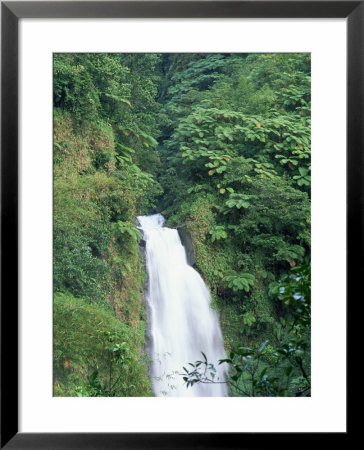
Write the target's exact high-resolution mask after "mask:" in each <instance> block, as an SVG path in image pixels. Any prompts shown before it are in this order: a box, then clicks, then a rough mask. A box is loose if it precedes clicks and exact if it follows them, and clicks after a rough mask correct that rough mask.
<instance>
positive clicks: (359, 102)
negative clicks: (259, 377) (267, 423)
mask: <svg viewBox="0 0 364 450" xmlns="http://www.w3.org/2000/svg"><path fill="white" fill-rule="evenodd" d="M119 17H120V18H230V17H234V18H236V17H243V18H346V19H347V45H348V47H347V51H348V53H347V75H348V84H347V111H348V113H347V180H348V181H347V236H348V237H347V300H346V301H347V311H348V312H349V309H348V304H349V301H350V300H352V301H355V297H356V296H357V290H356V288H357V287H358V286H359V281H360V280H361V277H362V274H363V273H364V272H363V262H362V255H363V212H364V208H363V203H364V200H363V199H364V190H363V176H362V174H363V173H364V171H363V169H364V164H363V160H364V158H363V155H364V152H363V144H364V126H363V124H364V1H330V0H328V1H259V0H258V1H239V0H236V1H138V0H134V1H113V2H108V1H71V2H69V1H68V2H67V1H64V2H63V1H56V2H47V1H38V2H33V1H27V2H22V1H4V2H1V205H2V206H1V220H2V226H1V300H2V303H1V448H6V449H76V448H77V449H86V448H87V449H111V448H113V449H129V448H130V449H142V448H143V449H144V448H153V449H164V448H173V449H182V448H183V449H184V448H189V449H202V448H214V449H217V448H221V449H222V448H265V447H266V446H268V445H269V446H271V445H272V444H274V443H275V442H276V443H278V442H279V446H280V447H282V446H286V444H288V445H294V446H295V447H297V444H299V446H300V445H307V443H308V440H309V439H311V437H312V436H311V435H310V433H303V434H300V436H299V438H298V437H297V433H293V434H288V433H287V434H286V435H285V439H284V440H283V441H282V436H279V433H269V434H268V433H258V434H257V433H133V434H130V433H57V434H56V433H35V434H33V433H19V432H18V400H19V399H18V331H19V330H18V301H17V300H18V262H19V261H18V250H19V246H18V182H19V179H18V75H19V74H18V21H19V19H21V18H119ZM358 300H360V299H358ZM349 348H350V345H348V350H349ZM347 417H348V419H349V412H348V416H347ZM349 431H351V430H350V428H349V420H348V428H347V432H346V433H330V434H331V435H335V436H334V437H335V441H336V442H337V443H338V444H339V445H340V442H341V443H342V444H344V442H342V441H343V440H344V439H345V440H347V439H348V436H349ZM242 434H243V436H242ZM320 435H321V437H322V439H325V442H326V443H327V434H325V433H322V434H321V433H315V436H314V438H315V443H318V442H319V440H321V439H320ZM268 443H269V444H268Z"/></svg>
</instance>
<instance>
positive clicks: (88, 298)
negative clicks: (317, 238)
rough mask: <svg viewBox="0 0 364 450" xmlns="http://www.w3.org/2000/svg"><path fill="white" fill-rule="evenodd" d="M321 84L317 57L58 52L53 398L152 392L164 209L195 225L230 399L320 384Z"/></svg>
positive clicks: (202, 378)
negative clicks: (315, 260) (314, 342)
mask: <svg viewBox="0 0 364 450" xmlns="http://www.w3.org/2000/svg"><path fill="white" fill-rule="evenodd" d="M310 89H311V87H310V56H309V55H308V54H229V53H227V54H55V56H54V291H55V300H54V395H61V396H75V395H81V396H82V395H85V396H149V395H153V394H152V391H151V387H150V381H149V379H148V358H147V356H146V354H145V352H144V350H143V348H144V345H145V329H146V319H147V318H146V313H145V310H144V305H143V290H144V284H145V278H146V276H145V271H144V266H143V257H142V254H141V252H140V233H139V231H138V230H137V229H136V227H135V219H136V216H137V215H139V214H147V213H152V212H156V211H158V212H161V213H162V214H163V215H164V216H165V217H166V218H167V219H168V222H167V225H168V226H172V227H180V226H183V227H185V228H187V229H188V230H189V232H190V234H191V236H192V240H193V246H194V252H195V259H196V269H197V270H198V271H199V272H200V273H201V275H202V276H203V278H204V279H205V281H206V283H207V284H208V286H209V288H210V290H211V294H212V297H213V306H214V308H216V309H217V310H218V312H219V314H220V320H221V325H222V329H223V334H224V339H225V348H226V349H227V353H228V355H229V358H227V360H225V361H224V362H222V364H227V365H228V366H229V368H230V369H229V370H230V372H229V373H230V378H229V380H228V382H229V386H230V395H247V396H253V395H261V396H274V395H280V396H295V395H299V396H302V395H310V276H309V275H310V270H309V264H310V170H311V166H310ZM81 336H82V337H81ZM205 357H206V359H204V358H205ZM205 357H204V358H203V359H202V360H201V361H199V362H191V363H193V364H194V366H193V368H192V370H190V369H188V370H186V373H185V374H184V377H185V381H186V388H190V385H193V384H194V383H196V382H214V380H213V379H211V377H210V375H209V373H210V372H208V371H206V370H205V369H206V368H208V366H209V364H208V355H205ZM187 363H188V361H186V364H187ZM189 367H190V368H191V366H189ZM181 371H182V368H181ZM212 378H213V377H212ZM187 386H188V387H187Z"/></svg>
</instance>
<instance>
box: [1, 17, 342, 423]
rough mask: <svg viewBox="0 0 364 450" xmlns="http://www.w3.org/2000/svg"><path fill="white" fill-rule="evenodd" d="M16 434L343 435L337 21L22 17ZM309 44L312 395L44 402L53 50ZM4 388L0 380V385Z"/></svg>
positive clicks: (48, 361) (48, 350) (48, 364)
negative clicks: (339, 432) (18, 417)
mask: <svg viewBox="0 0 364 450" xmlns="http://www.w3.org/2000/svg"><path fill="white" fill-rule="evenodd" d="M20 31H21V33H20V92H21V96H20V100H21V102H20V104H21V118H20V149H21V158H20V180H21V184H20V193H21V207H20V218H21V222H20V225H21V228H20V239H21V240H20V244H21V255H20V261H21V264H20V269H21V283H20V293H21V301H20V317H19V320H20V329H21V335H20V405H19V408H20V430H21V431H22V432H96V431H97V432H141V431H144V432H147V431H151V432H164V431H174V432H178V431H183V432H185V431H187V432H194V431H199V432H205V431H207V432H211V431H215V432H246V431H249V432H257V431H258V432H260V431H264V432H291V431H293V432H298V431H304V432H306V431H310V432H314V431H325V432H338V431H345V430H346V429H345V426H346V425H345V422H346V419H345V415H346V393H345V383H346V380H345V364H344V362H345V355H346V338H345V327H346V323H345V314H346V308H345V298H346V294H345V273H346V268H345V257H346V247H345V232H346V229H345V195H346V175H345V165H346V161H345V159H346V151H345V148H346V143H345V134H346V129H345V120H346V96H345V89H346V88H345V86H346V21H345V20H344V19H338V20H328V19H324V20H303V19H302V20H250V19H249V20H247V19H244V20H243V19H224V20H222V19H221V20H220V19H219V20H198V19H193V20H154V19H153V20H146V19H143V20H119V19H118V20H101V19H100V20H55V19H51V20H38V19H36V20H35V19H34V20H33V19H22V20H21V21H20ZM64 51H72V52H77V51H82V52H87V51H91V52H104V51H108V52H123V51H126V52H145V51H149V52H178V51H182V52H186V51H190V52H226V51H229V52H282V51H283V52H312V75H313V78H312V80H313V82H312V99H313V103H312V105H313V110H312V118H313V126H312V166H313V179H312V192H313V203H312V219H313V222H312V244H313V252H312V257H313V260H312V261H313V262H312V269H313V278H312V289H313V291H312V294H313V297H312V298H313V305H312V314H313V323H312V336H313V347H312V360H313V365H312V379H313V383H312V386H313V388H312V398H304V399H295V398H286V399H279V398H278V399H277V398H267V399H266V398H207V399H173V398H52V373H51V370H52V323H51V313H52V285H51V282H52V281H51V280H52V263H51V260H52V209H51V206H52V145H51V144H52V77H51V73H52V52H64ZM5 388H6V387H5Z"/></svg>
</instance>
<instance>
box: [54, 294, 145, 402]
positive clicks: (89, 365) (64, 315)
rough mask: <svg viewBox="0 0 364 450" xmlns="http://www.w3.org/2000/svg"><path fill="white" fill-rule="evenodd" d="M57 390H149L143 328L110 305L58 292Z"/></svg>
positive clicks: (103, 393)
mask: <svg viewBox="0 0 364 450" xmlns="http://www.w3.org/2000/svg"><path fill="white" fill-rule="evenodd" d="M53 323H54V327H53V333H54V348H53V351H54V394H55V395H56V396H87V397H96V396H102V397H114V396H148V395H150V394H151V391H150V384H149V380H148V378H147V365H146V362H143V361H142V359H141V354H140V346H141V344H142V343H143V342H144V328H143V327H140V329H138V330H135V329H133V328H131V327H129V326H127V325H126V324H123V323H122V322H121V321H119V320H118V319H117V318H116V317H115V316H114V314H113V313H112V311H108V310H106V309H105V308H104V307H103V306H102V305H97V304H95V303H91V302H90V301H88V300H85V299H81V298H74V297H72V296H71V295H65V294H57V295H55V297H54V303H53Z"/></svg>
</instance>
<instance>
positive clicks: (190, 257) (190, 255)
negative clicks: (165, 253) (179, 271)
mask: <svg viewBox="0 0 364 450" xmlns="http://www.w3.org/2000/svg"><path fill="white" fill-rule="evenodd" d="M177 230H178V234H179V237H180V239H181V242H182V245H183V247H184V248H185V250H186V256H187V262H188V264H189V265H190V266H193V265H194V264H195V262H196V259H195V252H194V249H193V242H192V237H191V233H190V232H189V231H188V230H187V228H185V227H177Z"/></svg>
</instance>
